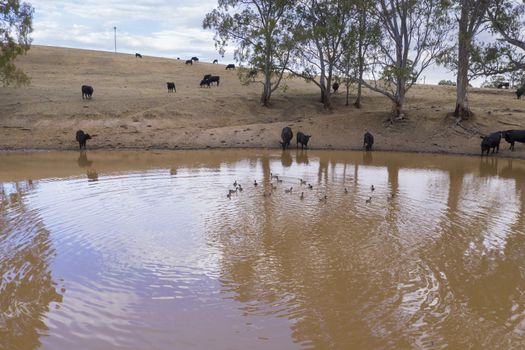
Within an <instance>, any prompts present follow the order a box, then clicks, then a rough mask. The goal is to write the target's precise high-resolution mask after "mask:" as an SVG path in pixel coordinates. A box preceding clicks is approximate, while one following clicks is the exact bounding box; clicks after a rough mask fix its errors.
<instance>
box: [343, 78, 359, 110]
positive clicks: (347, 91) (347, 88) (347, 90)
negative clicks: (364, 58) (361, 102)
mask: <svg viewBox="0 0 525 350" xmlns="http://www.w3.org/2000/svg"><path fill="white" fill-rule="evenodd" d="M345 85H346V104H345V106H348V104H349V99H350V84H349V83H348V82H347V83H346V84H345ZM356 102H357V101H356Z"/></svg>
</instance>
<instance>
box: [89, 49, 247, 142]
mask: <svg viewBox="0 0 525 350" xmlns="http://www.w3.org/2000/svg"><path fill="white" fill-rule="evenodd" d="M135 58H142V55H141V54H140V53H138V52H136V53H135ZM177 59H180V58H179V57H177ZM198 61H199V58H198V57H196V56H193V57H192V58H191V59H189V60H186V64H189V65H193V62H198ZM217 63H219V61H218V60H217V59H215V60H213V64H217ZM231 69H235V65H234V64H228V65H227V66H226V70H231ZM256 75H257V70H251V71H250V77H254V76H256ZM219 82H220V77H219V76H215V75H211V74H206V75H205V76H204V78H203V79H202V80H201V82H200V87H203V86H206V87H210V86H211V85H213V84H214V83H215V84H216V85H217V86H219ZM166 86H167V88H168V92H177V89H176V86H175V83H174V82H167V83H166ZM81 91H82V99H91V97H92V96H93V91H94V89H93V87H92V86H90V85H82V87H81ZM84 146H85V145H84Z"/></svg>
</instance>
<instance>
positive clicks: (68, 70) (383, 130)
mask: <svg viewBox="0 0 525 350" xmlns="http://www.w3.org/2000/svg"><path fill="white" fill-rule="evenodd" d="M222 63H224V64H226V63H229V62H222ZM18 64H19V65H20V67H21V68H22V69H24V70H25V71H26V72H27V73H28V74H29V75H30V76H31V78H32V83H31V86H30V87H28V88H19V89H15V88H11V87H10V88H0V150H27V149H36V150H40V149H41V150H74V149H77V147H78V144H77V143H76V141H75V132H76V130H78V129H83V130H84V131H86V132H88V133H90V134H91V135H92V136H94V137H93V139H92V140H89V141H88V149H135V148H138V149H205V148H277V147H279V143H278V141H279V139H280V132H281V129H282V128H283V127H284V126H290V127H291V128H292V129H293V131H294V133H296V132H297V131H302V132H304V133H307V134H312V135H313V136H312V138H311V140H310V145H309V146H310V147H311V148H314V149H350V150H359V149H361V147H362V136H363V131H364V129H365V128H367V129H369V130H371V132H372V133H373V134H374V136H375V145H374V149H376V150H382V151H408V152H432V153H452V154H476V155H478V154H479V153H480V141H481V140H480V138H479V134H480V133H489V132H493V131H496V130H507V129H525V123H524V122H523V119H524V117H525V101H522V100H517V99H516V96H515V94H514V92H513V91H511V90H494V89H472V91H471V94H470V103H471V107H472V109H473V110H474V113H475V114H476V116H475V117H474V118H473V119H472V120H471V121H469V122H466V123H464V124H463V125H461V126H459V125H456V124H455V123H454V119H453V118H452V117H450V115H449V113H450V111H451V110H452V109H453V107H454V103H455V89H454V88H452V87H443V86H431V85H417V86H415V87H413V88H412V89H411V90H410V92H409V95H408V99H407V104H406V111H407V117H408V118H407V120H405V121H402V122H398V123H396V124H394V125H390V123H388V122H387V119H388V112H389V110H390V102H389V100H388V99H386V98H385V97H383V96H381V95H379V94H376V93H373V92H370V91H368V90H365V96H364V100H363V108H362V109H356V108H354V107H352V106H345V94H344V92H339V94H337V95H336V96H335V97H334V110H333V111H330V112H327V111H325V110H324V109H323V108H322V105H321V104H320V103H319V102H318V101H319V93H318V90H317V88H316V87H315V86H314V85H313V84H307V83H305V82H304V81H302V80H300V79H289V80H287V81H286V82H285V83H286V86H287V88H286V91H278V92H276V93H275V94H274V96H273V97H272V99H273V104H272V107H270V108H264V107H261V106H260V105H259V92H260V84H258V83H253V84H251V85H248V86H244V85H242V84H241V83H240V82H239V80H238V78H237V73H236V72H235V71H226V70H225V65H224V64H218V65H217V64H215V65H213V64H211V63H206V62H198V63H195V64H193V65H191V66H190V65H185V64H184V60H183V59H181V60H173V59H166V58H158V57H147V56H144V58H143V59H139V58H135V57H134V55H129V54H114V53H110V52H99V51H88V50H78V49H66V48H55V47H45V46H34V47H32V49H31V50H30V51H29V53H28V55H27V56H24V57H21V58H20V59H19V60H18ZM208 73H210V74H214V75H219V76H220V77H221V80H220V86H219V87H216V86H214V87H212V88H209V89H208V88H200V87H199V82H200V80H201V79H202V76H203V75H204V74H208ZM168 81H174V82H175V83H176V86H177V92H176V93H168V91H167V89H166V82H168ZM83 84H88V85H92V86H93V87H94V89H95V92H94V94H93V99H91V100H83V99H82V96H81V92H80V86H81V85H83ZM351 102H353V100H352V98H351ZM293 147H295V139H294V143H293ZM501 148H502V149H501V151H500V156H505V157H515V158H524V159H525V145H521V144H518V145H517V146H516V151H515V152H510V151H509V150H508V145H507V143H506V142H505V141H502V147H501Z"/></svg>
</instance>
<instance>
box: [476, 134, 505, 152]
mask: <svg viewBox="0 0 525 350" xmlns="http://www.w3.org/2000/svg"><path fill="white" fill-rule="evenodd" d="M501 134H502V132H501V131H497V132H493V133H491V134H489V135H488V136H480V137H481V138H482V140H481V155H482V156H483V153H485V152H487V156H488V155H489V151H490V149H491V148H492V153H494V152H496V153H498V152H499V143H500V142H501Z"/></svg>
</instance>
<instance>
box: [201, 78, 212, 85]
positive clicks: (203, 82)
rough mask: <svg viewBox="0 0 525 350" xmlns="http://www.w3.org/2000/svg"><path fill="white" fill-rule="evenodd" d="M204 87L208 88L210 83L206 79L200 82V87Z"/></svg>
mask: <svg viewBox="0 0 525 350" xmlns="http://www.w3.org/2000/svg"><path fill="white" fill-rule="evenodd" d="M204 85H206V86H207V87H210V82H209V81H208V79H202V80H201V83H200V87H203V86H204Z"/></svg>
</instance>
